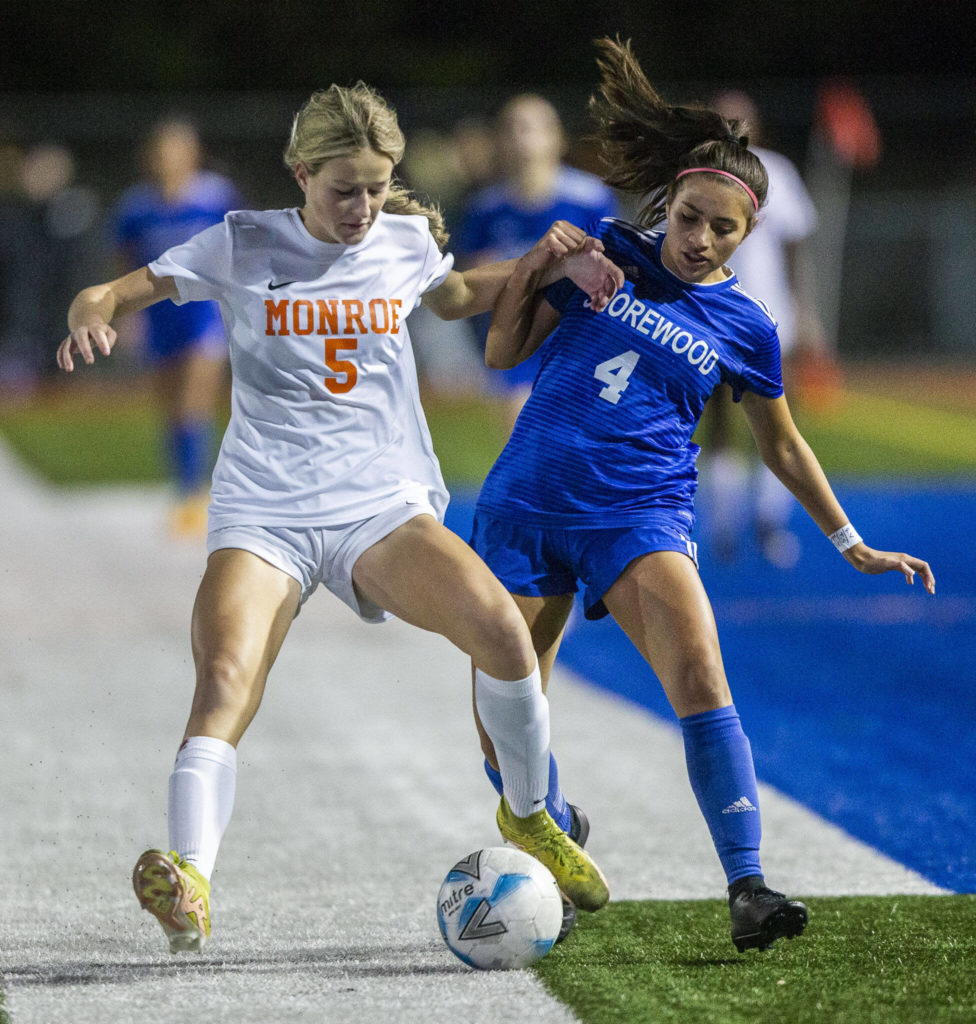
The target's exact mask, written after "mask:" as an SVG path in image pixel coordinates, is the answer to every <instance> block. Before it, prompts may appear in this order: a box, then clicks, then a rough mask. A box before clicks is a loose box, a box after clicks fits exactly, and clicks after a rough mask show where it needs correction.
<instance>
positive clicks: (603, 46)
mask: <svg viewBox="0 0 976 1024" xmlns="http://www.w3.org/2000/svg"><path fill="white" fill-rule="evenodd" d="M596 47H597V50H598V56H597V67H598V68H599V70H600V85H599V88H598V90H597V93H596V94H595V95H594V96H592V97H591V98H590V113H591V114H592V116H593V118H594V120H595V121H596V133H595V134H596V140H597V142H598V143H599V147H600V152H601V155H602V157H603V161H604V163H605V165H606V168H607V170H606V173H605V174H604V181H606V183H607V184H608V185H609V186H610V187H611V188H615V189H617V190H619V191H620V192H624V193H627V194H629V195H634V196H638V197H640V198H641V199H642V200H643V203H642V205H641V208H640V211H639V213H638V216H637V219H638V222H639V223H641V224H645V225H648V226H653V225H654V224H657V223H659V222H660V221H661V220H663V219H664V216H665V210H664V208H665V205H666V203H668V202H669V201H670V199H671V198H672V197H673V195H674V192H675V188H676V186H675V180H676V178H677V176H678V175H679V174H680V173H681V172H682V171H686V170H688V169H689V168H692V167H705V168H710V169H712V170H717V171H724V172H726V173H727V174H732V175H734V176H735V177H736V178H738V179H739V180H740V181H742V182H744V183H745V184H746V185H747V186H748V187H749V188H750V189H751V190H752V192H753V193H754V194H755V196H756V203H757V205H758V206H759V207H761V206H762V205H763V204H764V203H765V201H766V193H767V191H768V189H769V180H768V178H767V177H766V168H765V167H763V165H762V162H761V161H760V159H759V158H758V157H757V156H756V155H755V153H752V152H750V151H749V149H748V146H749V129H748V125H747V124H746V123H745V122H744V121H739V120H726V119H725V118H724V117H722V115H721V114H719V113H718V112H717V111H715V110H710V109H709V108H708V107H705V106H673V105H671V104H670V103H667V102H666V101H665V100H664V99H662V98H661V96H660V95H658V93H657V90H656V89H655V88H654V87H653V86H652V85H651V83H650V82H649V81H648V80H647V76H646V75H645V74H644V72H643V70H642V69H641V66H640V64H639V63H638V62H637V58H636V57H635V56H634V54H633V51H632V50H631V48H630V40H627V41H626V42H621V41H620V39H619V38H618V39H610V38H608V37H604V38H603V39H597V40H596Z"/></svg>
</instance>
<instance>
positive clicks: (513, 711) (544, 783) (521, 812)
mask: <svg viewBox="0 0 976 1024" xmlns="http://www.w3.org/2000/svg"><path fill="white" fill-rule="evenodd" d="M474 696H475V703H476V704H477V706H478V715H479V716H480V718H481V724H482V725H483V726H484V727H485V732H487V733H488V736H489V737H490V739H491V742H492V743H493V744H494V745H495V756H496V757H497V758H498V768H499V771H501V773H502V784H503V786H504V789H505V799H506V800H507V801H508V805H509V807H511V808H512V812H513V813H514V814H515V815H516V817H519V818H527V817H528V816H529V815H530V814H533V813H534V812H535V811H539V810H541V809H542V808H543V807H545V804H546V793H547V792H548V791H549V701H548V700H546V696H545V694H544V693H543V692H542V679H541V677H540V675H539V666H538V665H536V667H535V671H533V673H532V675H530V676H527V677H526V678H525V679H516V680H514V681H509V680H505V679H495V678H493V677H492V676H489V675H487V674H486V673H484V672H482V671H481V669H480V668H478V669H475V674H474Z"/></svg>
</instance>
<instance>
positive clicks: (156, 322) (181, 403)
mask: <svg viewBox="0 0 976 1024" xmlns="http://www.w3.org/2000/svg"><path fill="white" fill-rule="evenodd" d="M143 156H144V160H145V165H146V178H145V180H143V181H140V182H138V183H136V184H135V185H132V186H131V187H130V188H128V189H127V190H126V191H125V192H124V193H123V195H122V197H121V198H120V200H119V203H118V208H117V210H116V214H115V224H114V230H115V237H116V243H117V245H118V247H119V250H120V252H121V254H122V256H123V258H124V261H125V263H126V264H127V266H126V269H127V270H132V269H134V268H135V267H140V266H143V265H144V264H147V263H149V262H151V261H152V260H154V259H156V258H157V257H158V256H160V255H162V253H163V252H165V251H166V250H167V249H169V248H170V247H171V246H173V245H178V244H179V243H181V242H185V241H186V240H187V239H188V238H190V237H191V236H193V235H195V234H197V233H198V232H200V231H203V230H204V228H208V227H210V226H211V225H213V224H219V223H220V222H221V221H222V220H223V219H224V214H225V213H227V211H228V210H233V209H235V208H237V207H239V206H241V205H242V203H241V198H240V195H239V194H238V191H237V189H236V187H235V186H234V184H233V183H232V182H231V181H230V180H229V179H228V178H226V177H224V176H223V175H220V174H216V173H214V172H213V171H205V170H201V168H200V161H201V151H200V139H199V136H198V135H197V131H196V129H195V128H194V127H193V125H192V124H190V123H189V122H187V121H183V120H181V119H178V118H169V119H166V120H163V121H160V122H158V123H157V124H156V125H154V126H153V128H152V130H151V131H150V133H149V137H148V139H147V141H146V146H145V150H144V153H143ZM145 317H146V357H147V360H148V362H149V364H150V365H151V366H152V368H153V390H154V395H155V398H156V401H157V403H158V405H159V408H160V409H161V410H162V413H163V417H164V420H165V424H166V445H167V454H168V456H169V460H168V461H169V464H170V470H171V473H172V476H173V482H174V484H175V487H176V492H177V503H176V506H175V508H174V510H173V515H172V527H173V532H174V533H176V534H177V535H186V536H197V535H199V536H203V535H205V534H206V525H207V502H208V500H209V493H208V490H209V484H210V471H211V469H212V468H213V447H214V437H215V424H216V418H217V406H218V404H219V400H220V396H221V394H222V392H223V388H224V383H225V377H226V373H227V338H226V336H225V334H224V326H223V323H222V322H221V317H220V310H219V308H218V307H217V303H216V302H194V303H189V304H187V305H184V306H177V305H174V304H173V303H172V302H163V303H159V304H158V305H154V306H151V307H150V308H149V309H148V310H147V311H146V313H145Z"/></svg>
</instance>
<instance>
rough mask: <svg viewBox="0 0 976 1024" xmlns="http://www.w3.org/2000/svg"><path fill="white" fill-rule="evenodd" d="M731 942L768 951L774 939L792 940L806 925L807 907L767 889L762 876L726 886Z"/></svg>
mask: <svg viewBox="0 0 976 1024" xmlns="http://www.w3.org/2000/svg"><path fill="white" fill-rule="evenodd" d="M729 911H730V913H731V915H732V941H733V942H734V943H735V948H736V949H737V950H738V951H739V952H740V953H744V952H745V951H746V950H747V949H769V948H770V946H772V944H773V943H774V942H775V941H776V940H777V939H794V938H796V936H797V935H799V934H800V933H801V932H802V931H803V929H804V928H806V926H807V908H806V907H805V906H804V905H803V904H802V903H800V902H799V900H789V899H787V898H786V897H785V896H784V895H783V894H782V893H781V892H775V891H774V890H772V889H770V888H768V887H767V886H766V883H765V881H764V879H763V877H762V875H749V877H748V878H740V879H739V880H738V881H737V882H733V883H732V885H730V886H729Z"/></svg>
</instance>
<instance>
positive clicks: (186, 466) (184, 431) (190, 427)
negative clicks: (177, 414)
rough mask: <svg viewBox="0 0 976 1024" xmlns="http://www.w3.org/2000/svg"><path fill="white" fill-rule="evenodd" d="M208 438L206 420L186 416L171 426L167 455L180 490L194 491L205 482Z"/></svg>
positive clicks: (204, 484) (209, 443)
mask: <svg viewBox="0 0 976 1024" xmlns="http://www.w3.org/2000/svg"><path fill="white" fill-rule="evenodd" d="M212 441H213V429H212V427H211V425H210V423H208V422H207V421H206V420H188V421H186V422H183V423H177V424H176V425H175V426H173V427H172V428H171V430H170V434H169V452H170V459H171V462H172V466H173V476H174V478H175V481H176V486H177V488H178V489H179V491H180V493H181V494H195V493H196V492H197V491H202V490H203V489H204V488H205V487H206V486H207V483H208V482H209V478H210V469H211V465H210V456H211V444H212Z"/></svg>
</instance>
